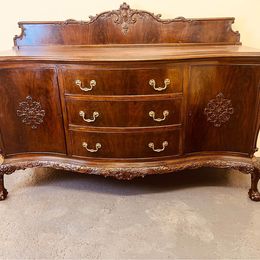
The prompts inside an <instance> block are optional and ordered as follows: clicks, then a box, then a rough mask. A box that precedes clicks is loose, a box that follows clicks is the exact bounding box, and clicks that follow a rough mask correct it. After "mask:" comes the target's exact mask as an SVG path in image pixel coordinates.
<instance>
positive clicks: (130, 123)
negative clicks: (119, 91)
mask: <svg viewBox="0 0 260 260" xmlns="http://www.w3.org/2000/svg"><path fill="white" fill-rule="evenodd" d="M181 103H182V99H181V98H170V99H166V100H164V99H162V100H152V98H151V99H150V100H149V101H116V100H112V101H102V100H98V99H96V100H95V101H89V100H87V99H86V100H84V101H82V100H77V99H74V98H73V99H72V98H69V99H67V108H68V119H69V123H70V124H71V125H79V126H87V127H92V126H95V127H97V126H100V127H108V126H109V127H145V126H163V125H174V124H180V123H181V108H182V105H181ZM80 111H83V112H84V114H85V115H84V117H83V116H82V115H80V114H79V112H80ZM151 111H153V112H154V113H151ZM165 111H168V112H165ZM94 112H98V116H97V117H96V116H95V115H94V117H93V113H94ZM83 118H84V119H85V120H86V119H91V120H92V119H93V118H95V121H93V122H87V121H84V119H83ZM158 120H159V121H158Z"/></svg>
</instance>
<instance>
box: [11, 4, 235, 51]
mask: <svg viewBox="0 0 260 260" xmlns="http://www.w3.org/2000/svg"><path fill="white" fill-rule="evenodd" d="M160 17H161V15H155V14H153V13H150V12H147V11H142V10H134V9H131V8H130V6H129V5H127V4H126V3H123V4H122V5H121V6H120V8H119V9H118V10H114V11H108V12H103V13H101V14H98V15H96V16H95V17H92V16H90V20H89V21H76V20H72V19H70V20H67V21H64V22H20V23H19V27H20V28H21V29H22V33H21V35H20V36H15V38H14V44H15V46H17V47H22V46H33V45H92V44H96V45H98V44H158V43H170V44H171V43H176V44H185V43H196V44H240V35H239V33H238V32H234V31H233V30H232V28H231V25H232V24H233V22H234V18H209V19H186V18H184V17H178V18H175V19H167V20H165V19H161V18H160Z"/></svg>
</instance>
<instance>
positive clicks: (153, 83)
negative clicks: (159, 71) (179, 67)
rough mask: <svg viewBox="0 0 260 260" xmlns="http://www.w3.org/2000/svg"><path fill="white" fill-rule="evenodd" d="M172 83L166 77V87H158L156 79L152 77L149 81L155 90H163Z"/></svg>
mask: <svg viewBox="0 0 260 260" xmlns="http://www.w3.org/2000/svg"><path fill="white" fill-rule="evenodd" d="M170 83H171V81H170V80H169V79H165V80H164V87H156V82H155V80H154V79H150V81H149V85H150V86H151V87H153V88H154V90H156V91H163V90H165V89H166V88H167V87H168V85H170Z"/></svg>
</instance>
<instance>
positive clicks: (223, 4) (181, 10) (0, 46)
mask: <svg viewBox="0 0 260 260" xmlns="http://www.w3.org/2000/svg"><path fill="white" fill-rule="evenodd" d="M123 1H124V0H92V1H88V0H42V1H37V0H9V1H5V0H1V1H0V3H1V5H0V51H1V50H5V49H10V48H11V47H12V46H13V36H14V35H15V34H18V35H19V34H20V29H19V28H18V27H17V22H18V21H29V20H36V21H37V20H38V21H39V20H40V21H41V20H42V21H44V20H66V19H69V18H73V19H77V20H88V16H89V15H95V14H97V13H100V12H103V11H107V10H111V9H118V8H119V6H120V4H122V2H123ZM127 3H128V4H129V5H130V6H131V8H133V9H144V10H147V11H151V12H154V13H156V14H157V13H160V14H162V18H174V17H178V16H184V17H186V18H198V17H221V16H223V17H226V16H233V17H235V18H236V22H235V25H234V26H233V29H234V30H239V31H240V34H241V41H242V43H243V45H247V46H251V47H256V48H259V49H260V0H162V1H158V0H156V1H155V0H154V1H152V0H141V1H138V0H127ZM259 143H260V140H259ZM259 154H260V152H259Z"/></svg>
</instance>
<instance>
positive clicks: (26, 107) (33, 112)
mask: <svg viewBox="0 0 260 260" xmlns="http://www.w3.org/2000/svg"><path fill="white" fill-rule="evenodd" d="M17 116H18V117H20V118H21V120H22V122H23V123H24V124H26V125H30V126H31V128H32V129H36V128H37V127H38V125H40V124H41V123H42V122H43V118H44V116H45V110H43V109H42V108H41V104H40V102H36V101H33V99H32V97H31V96H28V97H26V101H23V102H21V103H19V107H18V109H17Z"/></svg>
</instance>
